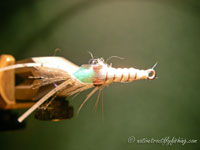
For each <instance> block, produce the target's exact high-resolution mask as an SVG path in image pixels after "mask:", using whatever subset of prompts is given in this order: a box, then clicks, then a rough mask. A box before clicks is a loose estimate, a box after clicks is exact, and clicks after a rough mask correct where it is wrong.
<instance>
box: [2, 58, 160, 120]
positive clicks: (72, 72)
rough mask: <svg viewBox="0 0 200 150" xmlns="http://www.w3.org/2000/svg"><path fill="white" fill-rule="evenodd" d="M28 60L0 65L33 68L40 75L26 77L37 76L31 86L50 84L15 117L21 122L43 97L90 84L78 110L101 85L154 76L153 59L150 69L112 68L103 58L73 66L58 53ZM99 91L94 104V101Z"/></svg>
mask: <svg viewBox="0 0 200 150" xmlns="http://www.w3.org/2000/svg"><path fill="white" fill-rule="evenodd" d="M31 60H32V62H30V63H23V62H22V63H19V64H14V65H10V66H7V67H3V68H0V72H2V71H9V70H13V69H20V68H29V67H31V68H34V69H36V70H37V71H38V72H39V73H40V76H37V77H30V78H34V79H35V80H40V81H41V84H39V85H34V83H33V85H32V86H33V87H34V88H40V87H45V86H46V85H50V84H51V85H54V86H53V88H51V89H49V91H48V92H47V93H45V94H44V95H43V96H42V97H40V98H39V99H38V101H37V102H36V103H35V104H34V105H33V106H32V107H31V108H29V109H28V110H27V111H26V112H25V113H24V114H23V115H21V116H20V117H19V118H18V121H19V122H22V121H23V120H24V119H25V118H26V117H27V116H29V115H30V114H31V113H32V112H33V111H34V110H36V109H37V108H38V107H40V106H41V105H42V104H43V103H44V102H45V101H46V100H47V99H49V98H51V97H55V96H57V95H59V96H62V97H67V96H71V95H75V94H79V93H80V92H82V91H85V90H87V89H90V88H94V89H93V90H92V91H91V92H90V93H89V94H88V95H87V97H86V99H85V100H84V101H83V102H82V104H81V105H80V107H79V109H78V112H79V111H80V110H81V108H82V107H83V105H84V104H85V103H86V102H87V100H88V99H89V98H90V97H91V96H92V95H93V94H94V93H95V92H96V91H98V90H99V91H102V89H103V88H104V87H105V86H108V85H110V84H111V83H113V82H133V81H135V80H141V79H149V80H153V79H155V78H156V72H155V70H154V69H155V67H156V65H157V63H156V64H155V65H154V66H153V67H152V68H150V69H147V70H139V69H135V68H113V67H112V66H111V65H108V64H107V63H106V62H104V59H103V58H97V59H94V58H92V59H91V61H90V63H89V64H87V65H82V66H80V67H79V66H77V65H75V64H73V63H71V62H70V61H68V60H66V59H64V58H62V57H55V56H54V57H34V58H31ZM98 99H99V94H98V98H97V102H96V105H97V103H98Z"/></svg>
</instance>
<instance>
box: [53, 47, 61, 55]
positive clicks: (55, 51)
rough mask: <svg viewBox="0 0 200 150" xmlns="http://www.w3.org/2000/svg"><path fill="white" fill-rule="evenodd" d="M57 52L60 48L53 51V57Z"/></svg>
mask: <svg viewBox="0 0 200 150" xmlns="http://www.w3.org/2000/svg"><path fill="white" fill-rule="evenodd" d="M59 51H61V49H60V48H56V49H55V50H54V53H53V56H56V54H57V53H58V52H59Z"/></svg>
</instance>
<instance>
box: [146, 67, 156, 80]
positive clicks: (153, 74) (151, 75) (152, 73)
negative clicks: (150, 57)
mask: <svg viewBox="0 0 200 150" xmlns="http://www.w3.org/2000/svg"><path fill="white" fill-rule="evenodd" d="M147 72H148V76H147V79H149V80H153V79H155V78H156V72H155V70H153V69H149V70H147Z"/></svg>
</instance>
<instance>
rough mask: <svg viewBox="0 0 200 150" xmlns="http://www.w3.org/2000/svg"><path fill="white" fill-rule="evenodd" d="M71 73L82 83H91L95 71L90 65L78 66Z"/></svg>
mask: <svg viewBox="0 0 200 150" xmlns="http://www.w3.org/2000/svg"><path fill="white" fill-rule="evenodd" d="M73 75H74V77H76V78H77V79H78V80H80V81H81V82H82V83H93V79H94V76H95V71H94V70H93V69H92V68H91V67H80V69H79V70H77V71H76V72H75V73H74V74H73Z"/></svg>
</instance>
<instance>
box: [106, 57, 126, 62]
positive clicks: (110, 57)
mask: <svg viewBox="0 0 200 150" xmlns="http://www.w3.org/2000/svg"><path fill="white" fill-rule="evenodd" d="M112 58H118V59H124V58H122V57H119V56H110V57H108V58H107V59H106V63H107V62H108V60H110V59H112Z"/></svg>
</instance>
